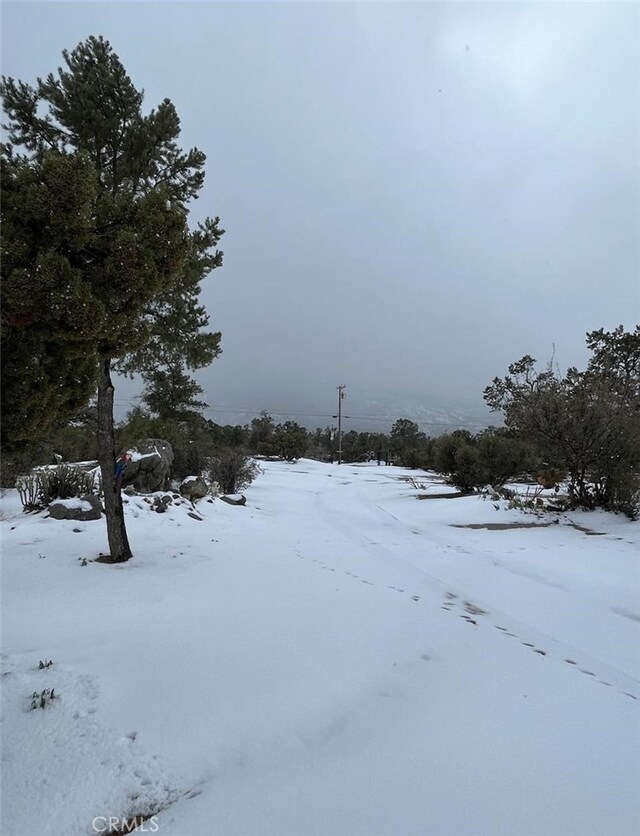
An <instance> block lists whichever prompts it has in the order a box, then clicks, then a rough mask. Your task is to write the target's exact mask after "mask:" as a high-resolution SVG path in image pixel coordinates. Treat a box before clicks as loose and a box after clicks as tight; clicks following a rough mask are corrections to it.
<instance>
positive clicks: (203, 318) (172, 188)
mask: <svg viewBox="0 0 640 836" xmlns="http://www.w3.org/2000/svg"><path fill="white" fill-rule="evenodd" d="M63 57H64V62H65V67H64V68H59V69H58V72H57V74H56V75H54V74H53V73H52V74H50V75H49V76H48V77H47V78H46V79H44V80H42V79H38V81H37V84H36V86H35V87H31V86H30V85H28V84H26V83H24V82H21V81H15V80H14V79H11V78H8V79H7V78H3V81H2V85H1V88H0V92H1V93H2V97H3V103H4V109H5V111H6V113H7V115H8V125H7V126H6V127H7V129H8V132H9V133H8V135H9V140H10V143H12V145H13V146H22V147H23V148H24V149H26V152H27V155H26V156H25V157H24V158H21V161H20V162H15V160H16V159H17V158H16V157H15V155H14V152H13V150H12V147H11V146H9V147H7V148H6V149H5V150H4V151H3V157H4V158H5V160H6V161H7V165H8V166H9V169H10V171H11V173H12V176H14V177H17V173H16V171H15V170H16V169H17V168H19V167H20V165H24V166H25V167H26V168H27V169H28V170H30V171H31V172H32V176H34V178H35V179H36V180H37V172H38V171H39V170H40V168H41V167H43V166H45V165H46V164H47V161H48V160H49V159H55V160H56V161H58V160H64V161H66V164H70V165H71V164H73V163H74V161H76V165H78V166H80V167H83V166H84V167H86V169H87V170H86V172H85V178H86V184H85V180H82V183H83V184H85V192H86V193H87V199H86V203H85V204H83V206H82V208H81V209H80V210H79V214H78V217H79V219H81V220H83V221H86V228H84V227H83V228H82V229H81V233H82V234H80V233H79V234H78V235H76V236H75V237H74V236H72V237H71V239H69V238H68V237H64V236H60V238H59V240H58V241H57V242H56V244H55V246H54V248H53V252H52V253H51V256H50V259H49V261H48V262H47V265H48V267H49V273H50V276H51V278H50V282H51V284H52V286H56V287H59V286H60V285H61V284H66V285H68V286H71V287H72V288H73V292H71V293H70V294H68V295H67V297H66V302H67V304H66V308H67V312H69V310H72V309H74V307H75V304H76V299H77V298H78V297H79V296H82V298H83V304H84V305H86V307H82V308H81V310H82V311H85V312H86V316H87V320H88V322H89V321H90V330H92V334H91V336H90V338H88V339H87V346H83V358H84V359H80V360H78V358H77V356H74V360H78V363H77V365H76V366H75V368H76V370H77V376H78V378H79V379H80V380H81V381H84V384H85V390H86V388H87V382H88V380H92V381H95V380H96V379H97V384H98V405H97V412H98V451H99V460H100V467H101V471H102V480H103V487H104V492H105V510H106V515H107V532H108V538H109V548H110V552H111V559H112V560H113V561H121V560H127V559H128V558H129V557H131V549H130V546H129V543H128V539H127V533H126V529H125V525H124V515H123V509H122V500H121V497H120V494H119V492H118V494H116V492H115V480H114V462H115V445H114V436H113V393H114V389H113V384H112V381H111V371H112V369H113V368H114V366H116V367H117V368H118V369H120V370H123V371H129V372H133V371H140V372H142V373H143V376H145V375H146V376H147V380H149V379H152V376H153V374H154V372H153V371H152V370H153V369H155V368H157V366H158V365H159V364H166V362H167V358H168V360H169V362H171V360H172V358H175V356H176V355H178V356H180V357H181V358H182V359H183V362H184V364H185V365H186V366H187V367H188V368H197V367H198V366H202V365H206V364H207V363H209V362H211V360H212V359H213V358H214V357H215V356H216V355H217V354H218V353H219V340H220V335H219V334H211V333H204V332H203V331H202V329H203V328H204V327H206V325H207V322H208V317H207V315H206V313H205V311H204V309H203V308H202V306H200V305H199V303H198V294H199V292H200V281H201V280H202V279H203V278H204V277H205V276H206V275H207V273H208V272H209V271H210V270H212V269H213V268H215V267H218V266H219V265H220V264H221V263H222V253H221V252H219V251H217V250H216V246H217V244H218V242H219V240H220V237H221V235H222V234H223V231H222V230H221V229H220V228H219V226H218V224H219V219H218V218H215V219H210V218H207V219H206V220H204V221H202V222H201V223H199V224H198V226H197V228H196V229H195V230H191V229H190V228H189V226H188V224H187V214H188V212H187V208H186V207H187V203H188V202H189V201H190V200H191V199H193V198H196V197H197V194H198V191H199V190H200V188H201V187H202V184H203V180H204V170H203V167H204V162H205V155H204V154H203V153H202V152H201V151H199V150H198V149H195V148H194V149H192V150H190V151H188V152H183V151H181V150H180V148H179V147H178V145H177V139H178V137H179V134H180V121H179V119H178V115H177V113H176V111H175V108H174V106H173V105H172V103H171V102H170V101H169V100H168V99H165V100H164V101H163V102H162V103H161V104H160V105H159V106H158V107H157V108H156V109H154V110H152V111H151V112H150V113H148V114H147V115H144V114H143V112H142V101H143V94H142V92H140V91H138V90H136V88H135V86H134V85H133V83H132V81H131V79H130V78H129V77H128V75H127V73H126V71H125V69H124V67H123V65H122V63H121V62H120V60H119V58H118V56H117V55H116V54H115V53H114V52H113V50H112V48H111V46H110V44H109V43H108V42H107V41H106V40H104V39H103V38H101V37H100V38H96V37H90V38H89V39H88V40H87V41H85V42H83V43H80V44H79V45H78V46H77V47H76V49H74V50H73V51H72V52H68V51H66V50H65V51H64V52H63ZM50 155H52V156H51V157H50ZM11 160H14V162H13V163H11ZM83 170H84V169H83ZM78 176H79V175H78ZM89 183H92V184H93V185H92V187H91V188H92V189H93V190H94V191H93V192H92V191H91V189H90V188H89ZM50 192H51V193H54V192H56V189H53V188H52V189H50ZM42 200H43V204H42V211H43V212H44V213H45V214H47V213H48V214H49V215H52V214H53V213H54V211H55V210H54V208H53V207H55V205H56V198H55V195H54V196H53V197H52V194H46V195H45V196H43V198H42ZM4 203H5V201H4V199H3V216H4ZM62 214H63V217H64V216H65V215H66V217H67V224H68V225H71V226H73V225H72V224H71V221H70V218H71V217H72V214H73V213H72V211H71V210H69V211H67V212H66V213H65V212H63V213H62ZM12 219H13V223H14V225H15V227H17V230H18V231H17V232H15V233H14V232H13V229H12V230H11V232H10V235H11V239H10V243H11V241H12V240H13V236H14V234H15V240H16V241H17V242H18V243H17V244H16V247H17V249H20V247H22V251H21V252H22V255H21V256H20V257H18V258H17V260H16V265H17V266H16V267H15V268H14V269H13V273H12V275H11V277H10V278H11V280H10V286H11V287H12V288H13V287H14V286H17V287H18V288H19V287H20V275H21V274H19V273H16V271H19V270H20V269H22V270H26V276H29V277H31V276H32V275H33V273H32V271H33V270H35V269H36V268H37V266H38V261H37V259H36V258H34V255H33V253H32V252H31V251H29V252H26V249H25V245H24V243H21V242H23V241H24V239H25V238H27V237H28V234H29V231H28V224H27V223H23V222H22V221H21V219H20V217H19V216H18V214H17V213H16V212H14V213H13V215H12ZM34 225H35V228H36V234H37V235H39V236H42V235H44V234H45V232H46V230H45V229H44V228H43V227H45V226H46V222H44V221H41V220H39V221H36V222H35V224H34ZM5 235H6V232H5ZM3 246H4V244H3ZM21 259H22V262H21ZM65 260H66V262H68V267H67V265H66V262H65ZM25 263H26V266H25ZM3 269H4V268H3ZM43 269H44V267H43ZM23 275H25V274H23ZM26 276H25V282H26ZM31 281H32V284H33V282H34V281H35V285H36V287H38V288H39V287H40V286H41V285H40V281H39V279H38V278H37V277H36V279H35V280H33V279H31ZM74 281H75V284H74ZM27 285H28V283H27ZM30 292H31V290H30V285H28V286H27V289H26V290H24V291H22V292H21V293H18V295H21V298H22V300H23V301H22V303H21V304H24V300H25V299H27V298H28V296H29V294H30ZM14 304H15V303H14ZM89 312H92V316H89ZM77 313H78V312H77V311H74V315H77ZM43 318H44V320H45V325H44V326H43V323H42V322H40V321H38V320H35V319H32V320H29V317H28V316H26V317H22V318H16V317H15V316H14V318H13V325H12V327H13V328H14V329H20V338H21V339H22V338H24V339H26V340H30V341H32V342H33V349H34V350H36V349H38V348H39V349H40V350H42V344H40V345H38V340H39V339H40V338H39V336H38V334H39V333H40V332H41V331H42V330H43V329H44V330H45V331H47V329H51V330H52V331H53V332H54V334H55V333H56V332H57V331H59V330H60V327H61V326H60V324H59V323H60V322H61V320H62V313H61V312H60V311H53V312H52V319H53V322H51V321H50V320H49V319H47V317H46V316H44V317H43ZM87 328H89V325H87ZM10 336H12V335H10ZM10 342H11V341H10ZM17 342H18V340H17V339H14V340H13V343H14V344H15V343H17ZM55 345H56V346H57V347H58V348H59V353H60V356H61V360H60V362H61V363H63V364H66V366H65V368H66V369H67V371H68V373H66V372H65V374H66V376H67V377H69V374H70V370H71V367H73V362H70V356H71V355H70V353H69V352H68V351H67V348H68V343H63V342H59V343H55ZM85 347H86V349H87V350H86V351H84V348H85ZM13 350H14V345H9V352H10V354H11V355H12V356H11V357H10V359H9V361H8V362H9V364H10V365H11V364H12V363H13V364H14V367H15V363H16V361H15V360H14V359H13V354H12V353H13ZM77 353H78V352H76V355H77ZM16 356H17V355H16ZM37 356H40V357H42V354H40V355H37ZM63 371H64V369H63ZM150 376H151V377H150ZM36 383H37V381H36ZM8 384H9V385H13V386H17V382H16V380H15V374H14V375H13V376H12V377H10V378H9V381H8ZM41 390H42V391H43V392H44V391H46V390H47V387H46V386H44V385H43V386H42V387H41ZM38 391H40V390H39V389H38V386H37V385H36V386H35V389H34V392H35V393H37V392H38ZM13 395H14V392H13V391H12V392H11V398H12V399H13ZM6 397H7V393H6V391H5V398H6ZM78 397H79V395H78ZM76 400H77V398H76Z"/></svg>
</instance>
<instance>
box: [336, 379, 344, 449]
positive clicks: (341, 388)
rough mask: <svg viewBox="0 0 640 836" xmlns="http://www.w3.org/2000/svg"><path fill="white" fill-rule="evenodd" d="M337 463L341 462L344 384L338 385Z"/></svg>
mask: <svg viewBox="0 0 640 836" xmlns="http://www.w3.org/2000/svg"><path fill="white" fill-rule="evenodd" d="M337 388H338V464H342V401H343V400H344V390H345V384H344V383H343V384H342V385H341V386H338V387H337Z"/></svg>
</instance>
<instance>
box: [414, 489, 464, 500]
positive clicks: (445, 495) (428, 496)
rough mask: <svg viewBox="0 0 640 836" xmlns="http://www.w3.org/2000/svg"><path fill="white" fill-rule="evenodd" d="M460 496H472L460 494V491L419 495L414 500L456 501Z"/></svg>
mask: <svg viewBox="0 0 640 836" xmlns="http://www.w3.org/2000/svg"><path fill="white" fill-rule="evenodd" d="M460 496H473V494H470V493H462V491H458V492H456V493H419V494H418V495H417V496H416V499H458V497H460Z"/></svg>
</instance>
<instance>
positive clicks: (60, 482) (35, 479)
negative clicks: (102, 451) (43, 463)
mask: <svg viewBox="0 0 640 836" xmlns="http://www.w3.org/2000/svg"><path fill="white" fill-rule="evenodd" d="M16 488H17V490H18V494H19V495H20V501H21V502H22V507H23V509H24V510H25V511H39V510H41V509H43V508H46V507H47V506H48V505H50V504H51V503H52V502H53V501H54V500H55V499H72V498H73V497H79V496H87V495H88V494H98V493H99V492H100V484H99V480H97V479H96V476H95V473H94V472H93V471H86V470H83V468H81V467H78V466H77V465H73V464H59V465H57V466H56V467H42V468H35V469H34V470H32V471H31V473H28V474H27V475H26V476H20V477H18V479H17V480H16Z"/></svg>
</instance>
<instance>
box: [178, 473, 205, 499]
mask: <svg viewBox="0 0 640 836" xmlns="http://www.w3.org/2000/svg"><path fill="white" fill-rule="evenodd" d="M180 493H181V494H182V496H186V497H187V499H190V500H191V501H192V502H194V501H195V500H196V499H203V497H205V496H206V495H207V494H208V493H209V487H208V485H207V483H206V482H205V481H204V479H203V478H202V476H187V478H186V479H183V480H182V482H181V483H180Z"/></svg>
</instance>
